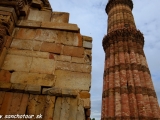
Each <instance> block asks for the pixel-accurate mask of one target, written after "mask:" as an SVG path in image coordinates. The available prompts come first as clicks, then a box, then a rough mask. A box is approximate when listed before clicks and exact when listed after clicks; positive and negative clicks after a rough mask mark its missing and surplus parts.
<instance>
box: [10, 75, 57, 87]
mask: <svg viewBox="0 0 160 120" xmlns="http://www.w3.org/2000/svg"><path fill="white" fill-rule="evenodd" d="M11 83H21V84H29V85H40V86H49V87H51V86H54V85H55V76H54V75H49V74H39V73H26V72H13V73H12V76H11Z"/></svg>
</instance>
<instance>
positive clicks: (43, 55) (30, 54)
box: [7, 48, 49, 59]
mask: <svg viewBox="0 0 160 120" xmlns="http://www.w3.org/2000/svg"><path fill="white" fill-rule="evenodd" d="M7 53H8V54H12V55H22V56H28V57H38V58H45V59H48V58H49V53H48V52H39V51H30V50H17V49H11V48H10V49H8V51H7Z"/></svg>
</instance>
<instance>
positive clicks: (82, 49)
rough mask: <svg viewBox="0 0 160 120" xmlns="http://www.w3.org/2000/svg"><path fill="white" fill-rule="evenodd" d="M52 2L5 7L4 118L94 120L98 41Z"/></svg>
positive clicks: (1, 36) (1, 35) (0, 20)
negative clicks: (94, 67)
mask: <svg viewBox="0 0 160 120" xmlns="http://www.w3.org/2000/svg"><path fill="white" fill-rule="evenodd" d="M68 21H69V13H66V12H57V11H52V8H51V6H50V4H49V2H48V0H3V1H0V115H7V114H12V115H14V114H29V115H35V116H36V115H39V114H42V116H43V120H52V119H54V120H88V119H89V118H90V108H91V105H90V93H89V92H90V88H91V69H92V68H91V67H92V66H91V63H92V52H91V50H92V38H91V37H88V36H83V35H81V33H80V29H79V28H78V26H77V25H76V24H72V23H68Z"/></svg>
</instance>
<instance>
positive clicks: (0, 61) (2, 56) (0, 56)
mask: <svg viewBox="0 0 160 120" xmlns="http://www.w3.org/2000/svg"><path fill="white" fill-rule="evenodd" d="M6 54H7V49H6V47H4V48H3V49H2V51H1V53H0V68H1V66H2V64H3V62H4V59H5V57H6Z"/></svg>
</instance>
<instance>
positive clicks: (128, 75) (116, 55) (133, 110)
mask: <svg viewBox="0 0 160 120" xmlns="http://www.w3.org/2000/svg"><path fill="white" fill-rule="evenodd" d="M132 8H133V3H132V0H109V2H108V4H107V6H106V13H107V14H108V31H107V35H106V36H105V37H104V39H103V48H104V51H105V68H104V82H103V98H102V115H101V119H102V120H120V119H121V120H142V119H143V120H152V119H155V120H158V119H160V113H159V105H158V101H157V96H156V93H155V90H154V86H153V83H152V79H151V74H150V71H149V68H148V65H147V61H146V57H145V54H144V51H143V46H144V37H143V34H142V33H141V32H140V31H138V30H137V29H136V25H135V22H134V18H133V15H132Z"/></svg>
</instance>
